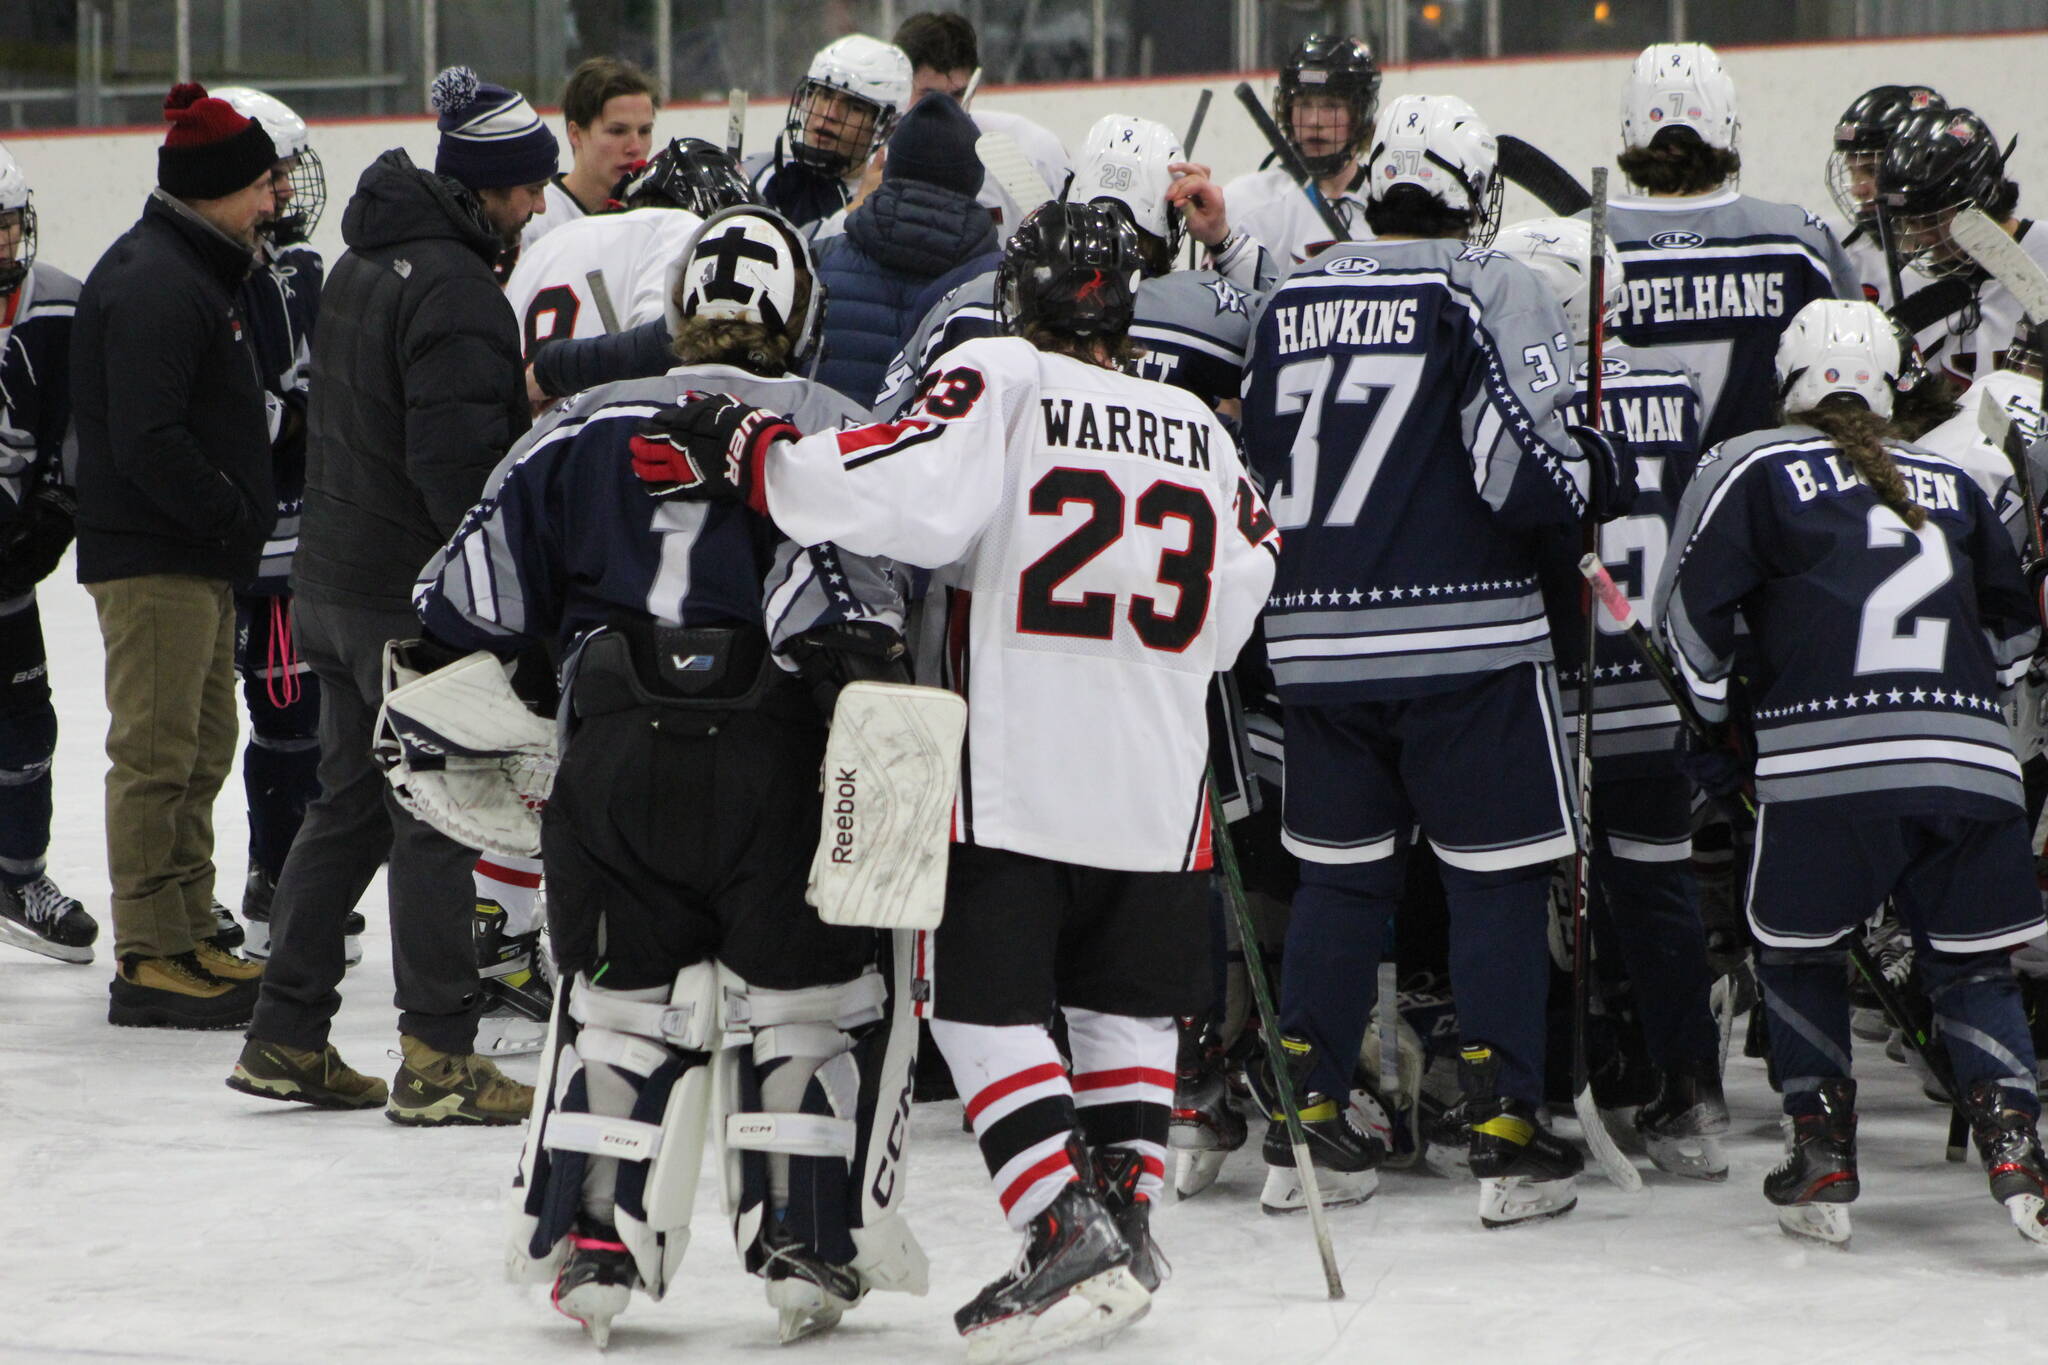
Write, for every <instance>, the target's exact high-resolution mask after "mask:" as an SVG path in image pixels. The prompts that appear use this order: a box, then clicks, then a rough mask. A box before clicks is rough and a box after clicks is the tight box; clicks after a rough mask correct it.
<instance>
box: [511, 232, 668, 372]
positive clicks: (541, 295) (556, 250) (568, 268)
mask: <svg viewBox="0 0 2048 1365" xmlns="http://www.w3.org/2000/svg"><path fill="white" fill-rule="evenodd" d="M703 221H704V220H703V219H701V218H699V217H698V216H697V215H696V214H694V213H690V212H688V211H687V210H684V209H676V208H644V209H628V210H626V211H625V212H624V213H599V214H592V215H591V216H589V217H587V218H579V219H577V220H576V221H575V222H573V223H567V224H564V225H563V226H562V227H560V228H558V229H556V230H555V231H553V232H551V233H549V234H548V235H547V236H546V237H544V238H543V239H541V240H540V241H539V242H537V243H535V244H534V245H532V246H530V247H527V248H526V249H525V250H523V251H521V252H520V253H519V264H517V265H516V266H514V267H513V268H512V278H511V279H509V280H507V281H505V300H506V302H508V303H510V304H511V305H512V311H513V312H514V313H515V314H517V315H518V317H519V336H520V349H521V353H522V354H523V355H524V356H525V358H526V359H528V360H531V359H533V353H534V351H535V350H536V349H538V348H539V346H540V344H541V343H542V342H544V341H554V340H557V339H559V338H562V337H594V336H603V335H604V334H605V332H606V331H607V330H608V329H607V327H606V325H605V318H604V308H603V307H602V306H600V305H599V303H598V300H597V291H596V288H595V286H594V285H593V284H592V283H591V280H590V277H591V275H593V274H596V275H599V276H601V277H602V278H603V280H604V287H605V292H606V294H607V295H608V296H609V297H610V299H611V308H612V310H613V311H614V312H615V313H616V314H617V315H618V317H617V321H618V325H619V330H621V331H625V330H627V329H629V328H633V327H637V326H639V325H640V324H641V323H643V322H648V321H651V320H652V319H655V318H658V317H660V316H661V315H662V304H663V300H664V296H665V295H666V294H667V291H668V268H669V266H670V265H672V264H674V262H675V261H676V259H677V258H678V257H680V256H681V255H682V254H683V244H684V243H685V242H687V241H688V240H689V237H690V234H691V233H692V232H695V231H696V230H697V226H698V224H700V223H702V222H703Z"/></svg>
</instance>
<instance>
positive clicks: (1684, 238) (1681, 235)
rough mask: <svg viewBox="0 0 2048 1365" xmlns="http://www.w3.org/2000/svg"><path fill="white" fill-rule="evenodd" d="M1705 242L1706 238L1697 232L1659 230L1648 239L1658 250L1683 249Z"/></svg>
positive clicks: (1701, 244) (1702, 244) (1703, 244)
mask: <svg viewBox="0 0 2048 1365" xmlns="http://www.w3.org/2000/svg"><path fill="white" fill-rule="evenodd" d="M1706 244H1707V239H1706V238H1704V237H1702V236H1700V235H1699V234H1698V233H1697V232H1684V231H1678V232H1660V233H1658V234H1657V235H1656V236H1654V237H1652V238H1651V239H1650V245H1651V246H1653V247H1655V248H1657V250H1659V251H1683V250H1685V249H1687V248H1689V247H1696V246H1705V245H1706Z"/></svg>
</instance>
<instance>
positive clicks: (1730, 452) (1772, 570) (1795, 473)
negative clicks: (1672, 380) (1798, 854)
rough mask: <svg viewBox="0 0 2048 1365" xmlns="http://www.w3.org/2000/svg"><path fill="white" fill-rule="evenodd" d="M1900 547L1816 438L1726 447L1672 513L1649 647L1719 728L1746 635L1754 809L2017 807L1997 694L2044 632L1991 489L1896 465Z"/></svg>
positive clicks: (1922, 454)
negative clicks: (1902, 506) (1660, 651)
mask: <svg viewBox="0 0 2048 1365" xmlns="http://www.w3.org/2000/svg"><path fill="white" fill-rule="evenodd" d="M1890 448H1891V450H1892V452H1893V455H1894V458H1895V459H1896V460H1897V462H1898V465H1899V469H1900V472H1901V473H1902V474H1903V475H1904V477H1905V481H1906V488H1907V491H1908V493H1909V495H1910V496H1911V497H1912V499H1913V501H1914V502H1916V503H1918V504H1919V505H1920V506H1921V507H1923V508H1925V509H1926V510H1927V521H1926V524H1925V525H1923V526H1922V527H1921V528H1920V529H1919V530H1917V531H1915V530H1911V529H1909V528H1908V527H1907V525H1906V523H1905V521H1904V520H1903V519H1902V518H1901V517H1900V516H1899V515H1898V513H1896V512H1894V511H1893V510H1892V509H1891V508H1889V507H1887V506H1885V505H1884V504H1883V503H1881V502H1880V501H1878V499H1877V496H1876V495H1875V494H1874V493H1872V492H1871V491H1870V489H1869V488H1868V487H1866V486H1865V485H1864V484H1863V483H1862V481H1861V480H1860V479H1858V478H1857V476H1856V474H1855V472H1854V471H1853V470H1852V469H1851V468H1850V465H1849V461H1848V459H1847V457H1845V456H1844V455H1842V453H1841V452H1840V451H1839V450H1838V449H1837V448H1836V446H1835V445H1834V444H1833V443H1832V442H1831V441H1829V440H1828V439H1827V438H1826V437H1824V436H1822V435H1821V434H1820V433H1819V432H1817V431H1815V430H1814V429H1813V428H1812V427H1805V426H1788V427H1779V428H1776V429H1774V430H1771V431H1764V432H1757V433H1755V434H1753V435H1750V436H1746V437H1743V438H1741V439H1739V440H1736V441H1731V442H1729V443H1728V444H1727V445H1725V446H1722V447H1720V448H1718V449H1716V450H1714V451H1711V452H1709V453H1708V454H1707V456H1706V457H1705V458H1704V459H1702V460H1701V462H1700V467H1699V472H1698V474H1697V475H1696V476H1695V477H1694V479H1693V483H1692V486H1691V487H1690V488H1688V489H1687V490H1686V493H1685V497H1684V499H1683V500H1682V501H1681V502H1680V504H1679V509H1678V522H1677V525H1676V527H1675V528H1674V531H1673V535H1672V552H1671V554H1670V555H1669V557H1667V559H1666V560H1665V565H1664V577H1663V580H1662V581H1661V582H1660V584H1659V585H1658V589H1657V605H1658V613H1659V618H1660V619H1659V621H1658V627H1657V629H1658V632H1659V634H1660V635H1661V636H1662V637H1663V639H1664V642H1665V645H1666V647H1667V648H1668V649H1669V650H1670V651H1671V655H1672V658H1673V660H1674V661H1675V662H1676V664H1677V666H1678V669H1679V672H1680V675H1681V676H1682V677H1683V678H1684V679H1685V682H1686V686H1687V687H1688V689H1689V690H1690V691H1691V692H1692V694H1693V697H1694V699H1695V700H1696V701H1697V702H1698V703H1699V707H1700V711H1701V713H1702V714H1703V715H1705V716H1706V717H1708V718H1709V719H1713V720H1718V719H1721V718H1723V717H1725V716H1727V715H1728V714H1729V713H1730V684H1731V675H1732V674H1733V672H1734V668H1735V656H1736V627H1737V617H1738V614H1739V615H1740V617H1741V619H1742V620H1743V621H1744V622H1746V623H1747V626H1748V632H1749V633H1748V635H1747V636H1746V637H1744V644H1743V649H1742V658H1743V667H1744V668H1745V669H1746V670H1748V672H1747V674H1746V675H1745V676H1744V677H1743V678H1742V680H1741V691H1742V694H1743V696H1744V698H1745V700H1746V701H1747V705H1748V711H1749V718H1750V721H1751V724H1752V725H1753V726H1754V728H1755V737H1756V753H1757V768H1756V779H1757V781H1756V790H1757V798H1758V800H1760V801H1762V802H1764V803H1766V804H1768V803H1770V802H1774V801H1802V800H1816V799H1832V800H1837V801H1849V802H1852V803H1854V802H1857V801H1859V800H1860V801H1861V802H1863V803H1865V804H1868V805H1870V806H1871V807H1873V808H1876V809H1881V810H1883V811H1885V812H1887V813H1890V814H1909V815H1910V814H1958V815H1969V816H1975V817H1978V818H1986V819H1992V818H2003V817H2006V816H2009V815H2011V814H2012V813H2013V809H2014V808H2015V807H2018V806H2020V805H2021V804H2022V796H2021V790H2020V765H2019V760H2018V758H2016V757H2015V756H2014V753H2013V739H2012V732H2011V730H2010V728H2009V727H2008V725H2007V724H2006V719H2005V715H2004V712H2003V710H2002V709H2001V706H2000V701H2001V694H2002V693H2003V692H2004V691H2005V690H2006V689H2007V688H2008V687H2010V686H2011V685H2012V684H2013V683H2014V682H2016V681H2017V680H2018V679H2019V678H2020V676H2021V675H2022V674H2023V673H2024V672H2025V670H2026V666H2027V660H2028V656H2029V655H2030V654H2031V653H2032V651H2033V647H2034V642H2035V640H2036V639H2037V638H2038V636H2039V633H2040V632H2039V621H2038V618H2037V617H2036V615H2035V609H2034V606H2033V603H2032V602H2031V601H2030V600H2029V598H2028V594H2027V591H2026V585H2025V583H2024V581H2023V579H2022V577H2021V574H2020V565H2019V556H2018V555H2017V554H2016V553H2015V552H2014V550H2013V547H2012V540H2011V538H2010V537H2009V536H2008V535H2007V534H2006V531H2005V528H2004V527H2003V526H2001V525H2000V524H1999V520H1998V517H1997V515H1996V514H1995V513H1994V512H1993V511H1992V508H1991V504H1990V502H1989V501H1988V500H1987V499H1986V498H1985V496H1984V493H1983V490H1981V489H1980V488H1978V487H1977V485H1976V484H1975V483H1974V482H1972V481H1971V479H1970V477H1969V475H1968V474H1966V473H1965V472H1964V471H1963V470H1962V469H1961V468H1960V467H1958V466H1957V465H1955V464H1953V463H1951V462H1950V461H1949V460H1947V459H1945V458H1943V457H1942V456H1939V455H1936V454H1934V453H1932V452H1930V451H1926V450H1922V449H1920V448H1918V447H1915V446H1907V445H1896V446H1892V447H1890Z"/></svg>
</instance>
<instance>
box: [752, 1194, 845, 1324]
mask: <svg viewBox="0 0 2048 1365" xmlns="http://www.w3.org/2000/svg"><path fill="white" fill-rule="evenodd" d="M762 1248H763V1250H765V1251H766V1252H767V1253H768V1259H767V1263H766V1264H765V1265H763V1266H762V1267H761V1274H762V1275H763V1276H764V1277H766V1279H767V1281H768V1302H769V1304H770V1305H771V1306H772V1307H773V1308H774V1309H775V1335H776V1339H777V1340H779V1341H780V1342H781V1343H782V1344H783V1345H785V1346H787V1345H789V1344H790V1343H791V1342H793V1341H802V1340H803V1339H804V1338H805V1337H809V1336H816V1335H817V1334H818V1333H820V1332H824V1331H828V1330H830V1329H831V1328H833V1327H836V1326H838V1325H839V1319H840V1318H842V1317H844V1316H845V1314H846V1310H847V1309H849V1308H852V1307H854V1306H855V1305H857V1304H858V1303H859V1302H860V1301H861V1300H862V1299H863V1298H865V1297H866V1296H867V1289H866V1287H865V1286H864V1285H862V1284H861V1282H860V1276H859V1275H858V1274H856V1273H855V1272H854V1270H853V1268H852V1267H851V1266H843V1265H835V1264H833V1263H832V1262H830V1261H827V1260H825V1259H824V1258H822V1257H821V1256H819V1255H818V1253H817V1252H815V1251H813V1250H812V1249H811V1248H810V1247H809V1246H807V1245H805V1244H804V1243H802V1242H800V1241H797V1240H796V1239H795V1238H794V1237H792V1236H791V1235H790V1234H789V1233H788V1232H787V1231H786V1230H785V1229H784V1228H783V1227H782V1225H781V1224H780V1223H776V1224H774V1225H772V1226H771V1227H770V1228H769V1229H768V1230H767V1232H766V1233H765V1234H764V1235H763V1237H762Z"/></svg>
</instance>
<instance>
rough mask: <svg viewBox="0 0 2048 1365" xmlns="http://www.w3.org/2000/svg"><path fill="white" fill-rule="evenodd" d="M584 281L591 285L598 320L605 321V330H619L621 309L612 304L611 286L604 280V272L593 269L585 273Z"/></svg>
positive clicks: (591, 295) (591, 294)
mask: <svg viewBox="0 0 2048 1365" xmlns="http://www.w3.org/2000/svg"><path fill="white" fill-rule="evenodd" d="M583 282H584V283H585V284H587V285H589V286H590V297H591V299H592V300H593V301H594V302H595V303H596V304H597V316H598V320H599V321H600V322H602V323H604V329H605V331H607V332H617V331H618V330H619V310H618V309H617V308H615V307H613V306H612V291H611V286H609V285H607V284H606V283H605V282H604V272H603V271H602V270H592V271H590V272H589V273H587V274H586V275H584V277H583Z"/></svg>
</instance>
